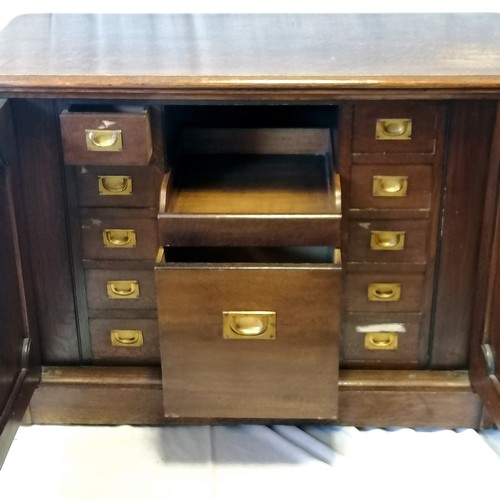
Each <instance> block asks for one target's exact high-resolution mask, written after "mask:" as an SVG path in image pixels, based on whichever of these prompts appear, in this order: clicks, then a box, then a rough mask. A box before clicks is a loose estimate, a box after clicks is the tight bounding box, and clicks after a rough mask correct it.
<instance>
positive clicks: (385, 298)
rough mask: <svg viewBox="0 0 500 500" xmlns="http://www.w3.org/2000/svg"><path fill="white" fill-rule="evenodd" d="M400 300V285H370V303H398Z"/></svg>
mask: <svg viewBox="0 0 500 500" xmlns="http://www.w3.org/2000/svg"><path fill="white" fill-rule="evenodd" d="M400 299H401V284H400V283H370V284H369V285H368V300H369V301H370V302H398V301H399V300H400Z"/></svg>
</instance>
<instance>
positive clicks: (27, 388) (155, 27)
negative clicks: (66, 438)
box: [0, 15, 500, 454]
mask: <svg viewBox="0 0 500 500" xmlns="http://www.w3.org/2000/svg"><path fill="white" fill-rule="evenodd" d="M193 19H195V20H196V23H195V24H193ZM292 20H293V22H291V21H292ZM193 26H195V28H193ZM222 26H223V27H222ZM451 28H453V29H451ZM499 28H500V18H499V17H498V16H495V15H488V16H482V15H425V16H406V15H403V16H307V15H301V16H293V18H292V17H291V16H275V15H260V16H253V15H246V16H238V15H235V16H185V15H174V16H161V15H137V16H106V15H104V16H73V15H61V16H50V17H49V16H43V15H40V16H38V15H36V16H25V17H23V18H19V19H16V20H14V21H13V23H12V24H11V25H9V26H8V27H7V28H6V29H5V30H4V32H3V33H2V34H1V35H0V95H1V96H2V97H3V98H5V99H6V101H5V102H4V103H3V105H2V108H1V109H0V189H1V197H0V218H1V224H2V229H3V234H4V235H5V236H4V238H3V239H2V242H1V246H0V249H1V253H0V270H1V276H2V283H3V287H2V295H1V300H0V312H1V315H2V316H1V318H2V320H1V323H2V326H1V328H2V333H1V335H0V359H1V360H2V363H1V364H0V371H1V385H0V403H1V404H2V408H5V409H4V410H3V413H2V415H1V417H0V430H1V431H2V453H3V454H5V452H6V450H7V447H8V441H9V439H11V438H12V435H13V432H14V429H15V424H14V423H12V422H13V421H12V419H10V417H11V416H14V421H17V422H19V420H20V418H21V416H22V413H23V408H26V406H27V405H29V413H28V415H29V418H28V421H31V422H33V423H82V424H120V423H131V424H161V423H175V422H178V423H189V422H207V421H208V422H221V421H229V422H248V421H258V422H265V421H269V420H273V421H276V420H279V421H286V422H293V421H307V422H311V421H314V422H334V423H338V424H341V425H342V424H349V425H383V426H390V425H406V426H445V427H464V426H470V427H476V428H478V427H480V426H482V425H484V424H485V422H489V421H490V420H493V421H495V422H496V423H497V424H498V423H500V390H499V387H500V383H499V381H498V376H497V374H498V367H497V366H496V357H497V352H498V345H499V341H498V339H499V335H500V334H499V333H498V331H497V330H498V324H499V322H500V319H499V318H498V317H497V316H498V314H497V312H496V311H497V310H498V307H497V304H496V303H497V299H498V297H499V293H500V292H499V286H500V285H499V283H500V280H499V279H498V273H499V271H498V269H499V266H498V262H497V261H498V255H497V254H498V252H499V249H498V248H499V236H498V233H499V229H498V227H499V224H500V222H499V220H500V216H499V209H498V207H499V201H498V199H499V196H498V180H499V167H500V135H499V134H500V111H499V109H500V108H499V100H500V65H499V64H498V60H497V59H496V58H495V57H493V56H492V57H491V58H488V57H477V58H476V57H475V56H474V54H471V53H470V44H471V43H473V44H474V46H475V47H478V49H477V51H476V52H475V53H477V54H483V53H484V54H497V53H499V52H500V40H499V39H498V37H496V36H495V35H494V34H495V33H500V29H499ZM193 30H194V31H193ZM198 31H199V33H198ZM391 33H399V34H400V33H405V34H406V36H404V37H401V36H397V37H396V38H395V39H394V40H393V39H392V38H391V37H392V35H391ZM202 34H203V36H202ZM198 35H199V36H198ZM54 41H58V43H53V42H54ZM298 41H302V42H301V43H299V42H298ZM396 42H397V43H396ZM55 47H57V50H56V49H55ZM443 47H447V50H444V49H442V50H441V51H440V50H438V48H443ZM410 53H411V54H413V56H414V57H411V58H410V57H408V54H410ZM462 53H463V54H465V55H464V57H463V58H461V56H460V55H461V54H462ZM471 68H473V71H472V70H471ZM35 333H36V335H35ZM37 367H38V368H37ZM40 367H41V370H40ZM35 386H36V390H35V391H34V393H33V394H32V392H33V389H34V388H35Z"/></svg>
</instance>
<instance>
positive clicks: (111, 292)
mask: <svg viewBox="0 0 500 500" xmlns="http://www.w3.org/2000/svg"><path fill="white" fill-rule="evenodd" d="M85 282H86V286H87V304H88V307H89V309H156V289H155V281H154V272H153V271H152V270H151V271H146V270H143V269H130V270H123V269H87V270H86V271H85Z"/></svg>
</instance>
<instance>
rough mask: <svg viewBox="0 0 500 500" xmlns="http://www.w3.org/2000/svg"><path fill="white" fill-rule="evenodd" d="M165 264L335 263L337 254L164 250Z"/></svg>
mask: <svg viewBox="0 0 500 500" xmlns="http://www.w3.org/2000/svg"><path fill="white" fill-rule="evenodd" d="M160 259H161V260H162V261H163V262H164V263H182V264H189V263H198V264H201V263H216V264H221V263H226V264H236V263H238V264H240V263H241V264H243V263H244V264H254V263H255V264H338V263H340V252H339V250H338V249H335V248H333V247H327V246H321V247H313V246H310V247H298V246H295V247H230V248H227V247H167V248H165V249H164V254H163V255H162V256H161V257H160Z"/></svg>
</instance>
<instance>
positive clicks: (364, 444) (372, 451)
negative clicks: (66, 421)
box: [0, 425, 500, 500]
mask: <svg viewBox="0 0 500 500" xmlns="http://www.w3.org/2000/svg"><path fill="white" fill-rule="evenodd" d="M499 473H500V433H499V431H488V432H484V433H481V434H478V433H477V432H475V431H473V430H470V429H467V430H459V431H451V430H425V431H424V430H413V429H391V430H383V429H357V428H354V427H321V426H318V427H301V428H299V427H293V426H272V427H267V426H257V425H241V426H196V427H167V426H166V427H130V426H118V427H100V426H94V427H82V426H30V427H22V428H21V429H20V430H19V432H18V434H17V437H16V439H15V441H14V444H13V446H12V448H11V450H10V453H9V455H8V457H7V460H6V462H5V464H4V467H3V469H2V470H1V471H0V498H2V499H5V500H7V499H8V500H17V499H22V500H24V499H28V498H29V499H31V498H40V499H51V500H76V499H78V500H80V499H81V500H90V499H92V500H100V499H106V500H107V499H120V500H128V499H142V500H149V499H167V500H181V499H183V500H184V499H186V500H246V499H248V500H250V499H251V500H268V499H276V500H281V499H286V500H295V499H297V500H299V499H300V500H304V499H314V500H316V499H318V500H323V499H334V498H341V499H342V500H346V499H351V498H352V499H361V498H369V499H370V500H372V499H378V498H383V499H385V500H390V499H393V498H394V499H398V500H403V499H404V500H407V499H412V498H415V499H416V498H420V499H421V498H427V499H435V498H439V499H451V498H453V499H454V500H457V499H459V500H460V499H464V500H465V499H471V498H479V497H480V495H488V497H489V498H500V491H499V490H498V484H496V483H497V480H496V478H498V475H499ZM494 483H495V484H494ZM495 489H496V491H495Z"/></svg>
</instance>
